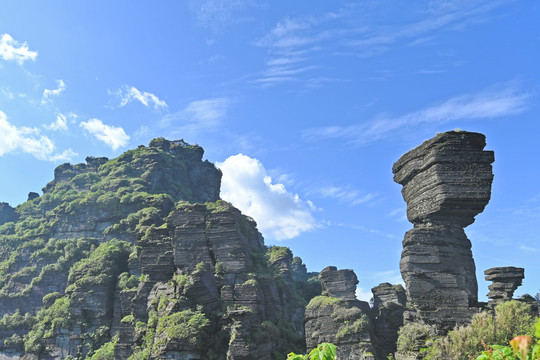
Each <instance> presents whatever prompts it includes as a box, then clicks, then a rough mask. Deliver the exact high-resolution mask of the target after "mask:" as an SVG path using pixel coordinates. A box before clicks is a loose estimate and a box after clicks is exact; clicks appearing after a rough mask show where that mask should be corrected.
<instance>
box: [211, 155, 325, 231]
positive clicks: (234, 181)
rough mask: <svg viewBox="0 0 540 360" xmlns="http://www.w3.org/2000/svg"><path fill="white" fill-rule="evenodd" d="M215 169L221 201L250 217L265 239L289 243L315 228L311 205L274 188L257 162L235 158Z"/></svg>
mask: <svg viewBox="0 0 540 360" xmlns="http://www.w3.org/2000/svg"><path fill="white" fill-rule="evenodd" d="M216 165H217V166H218V167H219V168H220V169H221V171H222V172H223V178H222V180H221V198H222V199H223V200H226V201H229V202H231V203H232V204H233V205H234V206H236V207H237V208H239V209H240V210H241V211H242V212H243V213H245V214H247V215H249V216H251V217H253V218H254V219H255V221H256V222H257V224H258V228H259V230H260V231H261V232H262V233H263V235H264V236H265V237H268V238H272V239H276V240H284V239H291V238H294V237H296V236H298V235H300V234H301V233H303V232H305V231H309V230H312V229H314V228H316V227H317V224H316V222H315V219H314V218H313V216H312V214H311V211H312V205H311V204H310V203H309V202H307V201H304V200H301V199H300V198H299V196H298V195H297V194H293V193H291V192H289V191H287V189H286V188H285V186H284V185H283V184H279V183H278V184H274V183H273V182H272V179H271V177H270V176H268V174H267V171H266V169H265V168H264V166H263V165H262V164H261V163H260V162H259V161H258V160H257V159H253V158H250V157H249V156H246V155H243V154H238V155H234V156H231V157H229V158H228V159H227V160H225V161H224V162H223V163H217V164H216Z"/></svg>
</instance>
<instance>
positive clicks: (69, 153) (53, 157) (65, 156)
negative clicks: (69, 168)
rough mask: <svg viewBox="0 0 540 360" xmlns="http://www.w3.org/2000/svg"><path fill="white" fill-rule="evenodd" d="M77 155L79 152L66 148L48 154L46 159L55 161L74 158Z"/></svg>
mask: <svg viewBox="0 0 540 360" xmlns="http://www.w3.org/2000/svg"><path fill="white" fill-rule="evenodd" d="M77 155H79V154H77V153H76V152H74V151H73V150H71V149H67V150H64V151H63V152H62V153H60V154H55V155H51V156H49V159H48V160H50V161H55V162H60V161H70V160H71V159H72V158H74V157H75V156H77Z"/></svg>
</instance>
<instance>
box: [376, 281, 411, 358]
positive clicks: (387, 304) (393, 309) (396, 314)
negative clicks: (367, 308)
mask: <svg viewBox="0 0 540 360" xmlns="http://www.w3.org/2000/svg"><path fill="white" fill-rule="evenodd" d="M371 292H372V293H373V307H372V309H371V318H372V321H373V332H374V345H375V349H376V351H377V358H378V359H386V358H387V356H388V355H393V354H394V353H395V352H396V350H397V348H396V342H397V338H398V331H399V328H400V327H401V326H403V313H404V312H405V310H406V305H407V299H406V294H405V289H404V288H403V286H401V285H392V284H389V283H382V284H380V285H379V286H376V287H374V288H373V289H371Z"/></svg>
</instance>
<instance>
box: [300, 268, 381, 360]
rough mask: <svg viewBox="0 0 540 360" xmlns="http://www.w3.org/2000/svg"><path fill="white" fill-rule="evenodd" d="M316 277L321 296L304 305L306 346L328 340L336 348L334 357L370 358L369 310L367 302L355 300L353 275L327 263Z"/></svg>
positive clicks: (310, 347) (371, 331) (354, 275)
mask: <svg viewBox="0 0 540 360" xmlns="http://www.w3.org/2000/svg"><path fill="white" fill-rule="evenodd" d="M319 279H320V280H321V285H322V288H323V295H321V296H317V297H315V298H313V299H312V300H311V301H310V303H309V304H308V306H307V307H306V314H305V317H306V320H305V321H306V323H305V330H306V345H307V348H308V349H312V348H315V347H316V346H317V344H320V343H322V342H330V343H333V344H335V345H336V346H337V347H338V349H337V358H338V359H343V360H349V359H351V360H352V359H373V358H374V357H373V356H374V354H375V349H374V347H373V344H372V338H373V326H372V323H371V319H370V318H369V311H370V309H369V304H368V303H366V302H365V301H360V300H357V299H356V296H355V291H356V285H357V284H358V279H357V278H356V274H355V273H354V272H353V271H352V270H337V268H336V267H334V266H329V267H327V268H325V269H324V270H323V271H321V273H320V274H319Z"/></svg>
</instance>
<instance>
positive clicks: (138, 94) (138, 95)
mask: <svg viewBox="0 0 540 360" xmlns="http://www.w3.org/2000/svg"><path fill="white" fill-rule="evenodd" d="M109 94H112V95H116V96H118V97H119V98H120V105H118V106H119V107H122V106H126V105H127V104H129V103H130V102H132V101H135V100H136V101H138V102H140V103H141V104H143V105H144V106H146V107H150V106H153V107H154V110H161V109H165V108H167V103H166V102H165V100H161V99H160V98H158V97H157V96H156V95H154V94H152V93H150V92H147V91H140V90H139V89H137V88H136V87H135V86H128V85H124V87H123V88H121V89H118V90H116V91H109Z"/></svg>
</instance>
